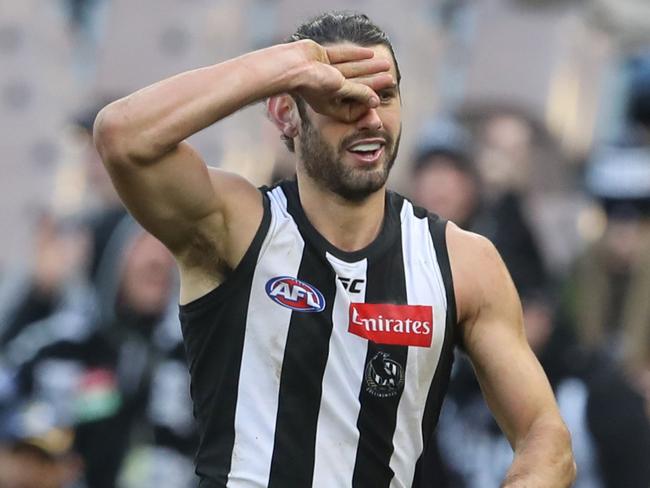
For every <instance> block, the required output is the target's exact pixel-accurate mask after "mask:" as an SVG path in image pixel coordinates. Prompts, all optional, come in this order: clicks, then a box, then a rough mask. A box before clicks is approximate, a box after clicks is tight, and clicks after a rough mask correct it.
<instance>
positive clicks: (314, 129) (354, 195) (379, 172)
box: [296, 45, 401, 201]
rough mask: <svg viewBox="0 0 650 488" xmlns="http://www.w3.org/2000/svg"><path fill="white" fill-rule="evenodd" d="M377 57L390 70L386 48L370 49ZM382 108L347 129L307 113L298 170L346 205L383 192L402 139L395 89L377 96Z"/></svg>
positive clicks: (297, 147)
mask: <svg viewBox="0 0 650 488" xmlns="http://www.w3.org/2000/svg"><path fill="white" fill-rule="evenodd" d="M372 49H373V50H374V51H375V56H376V57H382V58H385V59H388V60H389V61H390V63H391V69H390V73H391V74H392V75H393V77H394V78H395V79H397V73H396V70H395V65H394V62H393V58H392V56H391V54H390V51H389V50H388V48H387V47H386V46H383V45H379V46H374V47H373V48H372ZM378 95H379V97H380V100H381V103H380V105H379V106H378V107H377V108H373V109H368V111H367V112H366V113H365V114H364V115H363V116H362V117H361V118H359V119H358V120H356V121H354V122H351V123H346V122H342V121H340V120H336V119H334V118H332V117H328V116H325V115H322V114H319V113H316V112H314V110H312V109H311V107H309V106H307V107H306V112H307V113H306V117H304V118H303V120H302V124H301V129H300V133H299V136H298V144H297V146H296V149H297V152H298V155H299V157H300V160H301V161H302V166H303V168H304V171H305V173H306V175H307V176H308V177H310V178H311V179H312V180H313V181H314V182H315V183H316V184H318V185H319V186H321V187H323V188H324V189H326V190H329V191H331V192H333V193H336V194H338V195H340V196H342V197H343V198H345V199H348V200H355V201H359V200H363V199H364V198H366V197H367V196H368V195H370V194H371V193H374V192H376V191H377V190H380V189H381V188H383V187H384V185H385V183H386V180H387V179H388V174H389V173H390V170H391V168H392V166H393V163H394V162H395V157H396V156H397V149H398V147H399V140H400V135H401V100H400V96H399V91H398V89H397V87H395V88H389V89H386V90H382V91H381V92H380V93H378Z"/></svg>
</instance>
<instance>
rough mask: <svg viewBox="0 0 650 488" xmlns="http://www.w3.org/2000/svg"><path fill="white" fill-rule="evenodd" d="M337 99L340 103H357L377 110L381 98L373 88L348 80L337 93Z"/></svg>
mask: <svg viewBox="0 0 650 488" xmlns="http://www.w3.org/2000/svg"><path fill="white" fill-rule="evenodd" d="M336 99H337V100H338V101H340V103H354V102H356V103H360V104H362V105H365V106H366V107H370V108H375V107H377V106H378V105H379V96H378V95H377V93H375V91H374V90H373V89H372V88H370V87H369V86H368V85H366V84H364V83H357V82H354V81H347V80H346V82H345V83H343V86H342V87H341V89H340V90H339V91H338V92H337V93H336Z"/></svg>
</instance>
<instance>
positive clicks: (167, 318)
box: [8, 217, 196, 488]
mask: <svg viewBox="0 0 650 488" xmlns="http://www.w3.org/2000/svg"><path fill="white" fill-rule="evenodd" d="M173 271H174V268H173V261H172V258H171V256H170V255H169V253H168V251H167V250H166V249H165V248H164V247H163V246H162V244H160V243H159V242H158V241H157V240H156V239H154V238H153V237H152V236H151V235H149V234H148V233H145V232H144V231H143V230H142V229H141V228H140V227H139V226H137V224H135V222H134V221H133V220H132V219H131V218H130V217H125V218H124V219H123V220H122V221H121V222H120V223H119V224H118V225H117V226H116V228H115V230H114V232H113V233H112V235H111V236H110V238H109V239H108V243H107V245H106V246H105V250H104V254H103V256H102V257H100V259H99V266H98V270H97V292H98V293H97V298H98V305H99V306H98V308H97V315H96V316H92V317H86V318H85V319H86V321H88V322H90V323H89V324H85V325H80V326H77V327H74V326H72V325H71V323H70V322H69V317H67V316H65V315H61V314H55V315H53V316H51V317H49V318H48V319H45V320H44V321H41V322H39V323H35V324H32V325H30V326H28V327H26V328H25V329H24V330H23V332H22V334H21V335H19V336H18V337H17V338H16V339H15V340H14V341H12V343H10V344H9V349H8V359H9V360H10V361H11V362H12V364H13V365H14V366H15V367H16V368H18V369H19V370H20V373H19V376H18V391H19V393H20V394H21V395H22V396H23V397H26V398H44V399H46V400H47V401H49V402H51V403H52V404H54V405H55V406H56V407H57V409H58V410H59V411H61V412H63V413H64V416H65V417H66V418H68V419H70V422H71V423H72V424H73V425H75V427H76V431H77V435H76V439H75V448H76V449H77V450H78V452H79V453H80V454H81V456H82V458H83V460H84V464H85V467H86V478H87V482H88V485H89V486H91V487H93V488H102V487H106V488H109V487H114V486H116V480H117V478H118V476H120V477H121V481H120V486H157V487H173V488H177V487H179V488H180V487H183V486H189V485H190V484H191V483H192V482H195V480H193V479H191V476H192V462H191V455H192V454H193V452H194V450H195V447H196V443H195V437H194V424H193V419H192V411H191V404H190V397H189V377H188V374H187V367H186V364H185V361H184V354H183V348H182V342H181V336H180V325H179V324H178V319H177V318H176V315H175V313H173V312H172V314H170V313H169V311H170V309H171V307H170V306H169V305H170V303H171V301H172V300H171V296H172V294H173V291H174V285H175V280H174V273H173ZM43 337H45V338H46V341H45V344H44V345H43V347H40V348H39V349H37V350H36V349H35V348H36V347H37V345H38V344H39V343H41V344H42V343H43V339H42V338H43ZM52 337H57V338H58V340H56V341H53V340H52V339H51V338H52ZM120 473H121V474H120ZM188 477H189V479H188Z"/></svg>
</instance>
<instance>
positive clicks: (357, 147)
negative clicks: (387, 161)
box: [347, 140, 386, 163]
mask: <svg viewBox="0 0 650 488" xmlns="http://www.w3.org/2000/svg"><path fill="white" fill-rule="evenodd" d="M385 146H386V143H385V142H384V141H383V140H374V141H359V142H357V143H355V144H353V145H352V146H350V147H348V149H347V151H348V152H349V153H351V154H352V155H353V156H354V158H355V159H357V160H360V161H362V162H364V163H373V162H375V161H377V160H379V158H380V156H381V155H382V154H383V152H384V147H385Z"/></svg>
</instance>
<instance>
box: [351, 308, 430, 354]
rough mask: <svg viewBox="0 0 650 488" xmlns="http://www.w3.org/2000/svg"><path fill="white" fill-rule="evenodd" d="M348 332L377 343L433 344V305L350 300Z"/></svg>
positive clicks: (422, 345)
mask: <svg viewBox="0 0 650 488" xmlns="http://www.w3.org/2000/svg"><path fill="white" fill-rule="evenodd" d="M348 332H350V333H351V334H355V335H357V336H359V337H363V338H364V339H368V340H369V341H373V342H375V343H377V344H396V345H401V346H418V347H430V346H431V339H432V337H433V307H431V306H425V305H393V304H389V303H350V309H349V325H348Z"/></svg>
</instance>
